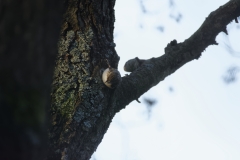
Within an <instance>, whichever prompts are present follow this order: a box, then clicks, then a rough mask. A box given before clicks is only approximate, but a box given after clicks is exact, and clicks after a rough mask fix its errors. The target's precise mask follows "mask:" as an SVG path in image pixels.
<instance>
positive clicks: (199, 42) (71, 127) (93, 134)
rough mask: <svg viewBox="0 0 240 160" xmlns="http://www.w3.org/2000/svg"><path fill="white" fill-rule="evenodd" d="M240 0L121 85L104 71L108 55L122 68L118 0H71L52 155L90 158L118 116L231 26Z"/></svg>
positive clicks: (57, 76) (57, 78)
mask: <svg viewBox="0 0 240 160" xmlns="http://www.w3.org/2000/svg"><path fill="white" fill-rule="evenodd" d="M239 2H240V0H232V1H230V2H228V3H227V4H225V5H224V6H221V7H220V8H219V9H217V10H216V11H214V12H212V13H211V14H210V15H209V17H208V18H207V19H206V21H205V22H204V23H203V25H202V26H201V27H200V28H199V30H198V31H197V32H196V33H194V34H193V35H192V36H191V37H190V38H189V39H187V40H185V41H184V42H183V43H177V42H175V41H173V42H171V43H170V44H169V45H168V46H167V47H166V48H165V54H164V55H163V56H161V57H159V58H151V59H149V60H147V61H145V62H144V63H143V64H142V65H141V66H140V67H139V68H137V69H136V70H135V71H133V72H132V73H131V74H130V75H129V76H125V77H123V81H122V83H121V84H120V85H119V86H118V87H117V88H116V89H115V90H112V89H109V88H107V87H106V86H105V85H104V84H103V82H102V80H101V72H102V70H103V69H105V68H107V64H106V62H105V59H108V61H109V62H110V64H111V66H112V67H115V68H116V67H117V65H118V60H119V57H118V55H117V53H116V52H115V49H114V47H115V44H114V42H113V28H114V27H113V25H114V9H113V8H114V3H115V0H103V1H98V0H91V1H90V0H67V1H66V6H67V10H66V13H65V15H64V20H63V24H62V30H61V36H60V40H59V43H58V56H57V59H56V66H55V72H54V81H53V88H52V106H51V109H50V113H51V120H50V121H51V124H50V129H49V137H50V143H49V147H48V148H49V150H48V157H47V159H64V160H77V159H81V160H88V159H90V157H91V155H92V154H93V152H94V151H95V150H96V148H97V146H98V145H99V143H100V142H101V140H102V138H103V136H104V134H105V132H106V131H107V129H108V127H109V124H110V123H111V120H112V118H113V116H114V115H115V114H116V113H117V112H118V111H119V110H121V109H123V108H125V106H126V105H127V104H129V103H130V102H131V101H133V100H135V99H137V98H138V97H139V96H141V95H142V94H143V93H145V92H146V91H147V90H149V89H150V88H151V87H153V86H155V85H157V84H158V83H159V82H160V81H162V80H164V78H165V77H166V76H168V75H170V74H172V73H174V72H175V71H176V70H177V69H179V68H180V67H181V66H183V65H184V64H186V63H187V62H189V61H191V60H194V59H198V58H199V57H200V55H201V53H202V52H203V51H204V49H205V48H207V46H209V45H212V44H216V42H215V38H216V36H217V34H218V33H219V32H221V31H226V25H227V24H228V23H230V21H231V20H233V19H234V18H236V17H238V16H239V15H240V3H239Z"/></svg>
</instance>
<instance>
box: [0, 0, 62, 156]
mask: <svg viewBox="0 0 240 160" xmlns="http://www.w3.org/2000/svg"><path fill="white" fill-rule="evenodd" d="M61 6H62V2H61V1H59V0H52V1H48V0H18V1H15V0H1V1H0V127H1V132H0V159H2V160H38V159H39V160H42V159H43V158H44V154H45V152H46V139H47V126H46V108H47V107H48V108H50V107H49V106H50V96H49V95H50V91H51V89H50V87H51V82H52V75H53V68H54V60H55V56H56V54H57V41H58V37H59V32H60V24H61V18H62V14H61V12H62V11H61V10H62V7H61Z"/></svg>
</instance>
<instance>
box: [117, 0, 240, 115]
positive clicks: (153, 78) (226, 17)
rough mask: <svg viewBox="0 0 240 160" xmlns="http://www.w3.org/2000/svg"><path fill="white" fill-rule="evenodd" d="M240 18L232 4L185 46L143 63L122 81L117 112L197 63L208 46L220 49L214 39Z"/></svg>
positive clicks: (237, 3)
mask: <svg viewBox="0 0 240 160" xmlns="http://www.w3.org/2000/svg"><path fill="white" fill-rule="evenodd" d="M238 16H240V0H231V1H229V2H228V3H226V4H225V5H223V6H220V7H219V8H218V9H217V10H215V11H213V12H212V13H210V15H209V16H208V17H207V18H206V20H205V21H204V23H203V24H202V26H201V27H200V28H199V29H198V30H197V31H196V32H195V33H194V34H193V35H192V36H191V37H189V38H188V39H186V40H185V41H184V42H183V43H176V42H175V41H172V42H171V43H169V44H168V45H167V47H166V48H165V54H164V55H163V56H161V57H158V58H151V59H149V60H147V61H146V62H144V64H142V65H141V66H140V67H139V68H138V69H137V70H135V71H134V72H132V73H131V74H130V75H129V76H125V77H123V79H122V83H121V84H120V86H119V87H118V88H117V89H116V91H115V92H114V99H113V101H112V103H113V105H115V106H116V108H115V111H116V112H118V111H119V110H121V109H122V108H124V107H125V106H126V105H128V104H129V103H130V102H131V101H133V100H135V99H137V98H138V97H140V96H141V95H142V94H143V93H145V92H146V91H148V90H149V89H150V88H151V87H153V86H155V85H157V84H158V83H159V82H160V81H162V80H164V79H165V78H166V77H167V76H168V75H170V74H172V73H174V72H175V71H176V70H177V69H179V68H180V67H181V66H183V65H184V64H186V63H188V62H190V61H192V60H194V59H198V58H199V57H200V56H201V53H202V52H203V51H204V50H205V49H206V48H207V47H208V46H209V45H217V43H216V41H215V38H216V36H217V35H218V34H219V33H220V32H225V31H226V26H227V25H228V24H229V23H230V22H231V21H232V20H234V19H236V18H237V17H238ZM174 42H175V43H174Z"/></svg>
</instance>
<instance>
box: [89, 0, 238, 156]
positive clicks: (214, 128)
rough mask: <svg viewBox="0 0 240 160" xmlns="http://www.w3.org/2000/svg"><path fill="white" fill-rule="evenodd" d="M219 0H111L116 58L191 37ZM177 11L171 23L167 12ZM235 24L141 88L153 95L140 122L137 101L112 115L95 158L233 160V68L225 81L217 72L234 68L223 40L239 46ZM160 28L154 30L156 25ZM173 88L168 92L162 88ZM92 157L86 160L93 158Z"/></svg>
mask: <svg viewBox="0 0 240 160" xmlns="http://www.w3.org/2000/svg"><path fill="white" fill-rule="evenodd" d="M226 2H227V0H212V1H209V0H208V1H207V0H182V1H180V0H174V6H172V7H169V1H168V0H142V4H143V5H144V7H145V8H144V9H145V10H146V13H144V12H143V11H142V9H141V5H140V0H116V6H115V11H116V23H115V43H116V50H117V52H118V55H119V56H120V57H121V59H120V63H119V70H120V71H121V74H122V75H124V74H126V73H125V72H124V71H123V69H122V68H123V65H124V63H125V62H126V61H127V60H128V59H131V58H134V57H139V58H142V59H148V58H151V57H158V56H161V55H162V54H163V51H164V48H165V47H166V45H167V43H169V42H170V41H171V40H173V39H176V40H177V41H178V42H182V41H184V40H185V39H187V38H188V37H189V36H190V35H192V34H193V33H194V32H195V31H196V30H197V29H198V28H199V27H200V25H201V24H202V22H203V21H204V20H205V18H206V17H207V16H208V15H209V13H210V12H211V11H214V10H215V9H217V8H219V6H220V5H223V4H224V3H226ZM179 13H180V14H181V15H182V18H181V19H180V21H179V23H177V22H176V21H175V20H174V19H173V18H170V16H172V17H178V15H179ZM237 26H238V27H239V26H240V25H239V24H237V23H235V22H234V23H231V24H230V25H229V26H228V31H229V36H226V35H225V34H223V33H220V34H219V35H218V37H217V42H218V43H219V45H218V46H210V47H208V48H207V49H206V52H204V53H203V54H202V56H201V58H199V60H194V61H192V62H190V63H188V64H186V65H184V66H183V67H182V68H180V69H179V70H177V71H176V72H175V73H173V74H172V75H170V76H169V77H167V78H166V79H165V80H164V81H162V82H160V83H159V84H158V85H157V86H155V87H154V88H152V89H151V90H149V91H148V92H147V93H145V94H144V95H143V96H142V97H141V98H140V99H139V100H140V101H142V102H143V98H151V99H156V100H157V103H156V105H155V106H154V107H153V109H152V112H151V113H152V114H151V116H150V118H149V119H148V115H147V107H146V105H145V104H144V103H141V104H139V103H137V102H136V101H135V102H132V103H131V104H130V105H129V106H126V109H124V110H122V111H121V112H119V113H118V114H117V115H116V116H115V117H114V119H113V122H112V123H111V125H110V128H109V129H108V131H107V133H106V134H105V136H104V139H103V141H102V143H101V144H100V145H99V147H98V149H97V151H96V152H95V154H94V156H93V157H94V158H96V160H240V96H239V95H240V90H239V89H240V73H239V74H238V75H237V78H238V80H237V81H236V82H234V83H230V84H226V83H225V82H224V81H223V78H222V77H223V76H224V75H225V74H226V71H227V69H228V68H229V67H231V66H238V67H240V53H239V54H238V56H239V57H238V58H237V57H236V56H232V55H231V54H230V53H229V52H228V51H227V50H226V49H225V48H224V44H225V43H227V44H228V43H229V44H231V46H232V48H233V49H234V50H236V51H240V45H239V37H240V29H237ZM161 27H163V28H164V31H163V32H161V31H160V30H159V29H158V28H161ZM169 87H172V88H173V92H170V91H169ZM94 158H92V160H93V159H94Z"/></svg>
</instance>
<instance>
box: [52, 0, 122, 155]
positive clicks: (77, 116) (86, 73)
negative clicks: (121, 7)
mask: <svg viewBox="0 0 240 160" xmlns="http://www.w3.org/2000/svg"><path fill="white" fill-rule="evenodd" d="M114 3H115V1H114V0H104V1H97V0H94V1H90V0H81V1H80V0H68V1H67V6H68V7H67V10H66V13H65V15H64V21H63V25H62V30H61V36H60V40H59V43H58V45H59V48H58V56H57V60H56V67H55V72H54V81H53V89H52V107H51V111H50V113H51V127H50V147H49V153H48V159H69V160H75V159H81V160H85V159H86V160H87V159H90V157H91V155H92V153H93V152H94V151H95V150H96V148H97V146H98V144H99V143H100V142H101V140H102V138H103V135H104V134H105V132H106V131H107V129H108V126H109V124H110V122H111V119H112V118H113V116H114V114H115V113H114V110H113V106H112V104H111V103H110V101H111V95H112V94H113V92H114V90H112V89H109V88H107V87H106V86H105V85H104V84H103V82H102V79H101V72H102V70H103V69H106V68H107V63H106V61H105V60H106V59H107V60H108V61H109V63H110V65H111V66H112V67H114V68H116V67H117V65H118V61H119V57H118V55H117V54H116V51H115V49H114V47H115V44H114V43H113V29H114V20H115V18H114V9H113V7H114Z"/></svg>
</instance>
